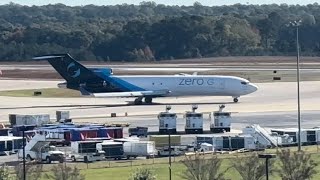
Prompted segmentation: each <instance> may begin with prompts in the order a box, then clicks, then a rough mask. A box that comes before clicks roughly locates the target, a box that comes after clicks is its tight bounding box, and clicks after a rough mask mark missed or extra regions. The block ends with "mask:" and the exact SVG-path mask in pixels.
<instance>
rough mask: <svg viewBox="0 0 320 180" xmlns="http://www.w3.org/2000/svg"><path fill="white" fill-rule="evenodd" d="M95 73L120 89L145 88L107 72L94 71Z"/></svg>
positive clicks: (135, 89) (139, 89) (141, 89)
mask: <svg viewBox="0 0 320 180" xmlns="http://www.w3.org/2000/svg"><path fill="white" fill-rule="evenodd" d="M95 74H96V75H97V76H99V77H101V78H103V79H105V80H106V81H107V82H110V83H112V84H113V85H115V86H116V87H118V88H119V89H121V90H122V91H145V89H143V88H141V87H138V86H135V85H133V84H131V83H129V82H127V81H124V80H122V79H120V78H117V77H114V76H111V75H109V74H104V73H99V72H95Z"/></svg>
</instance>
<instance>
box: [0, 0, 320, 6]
mask: <svg viewBox="0 0 320 180" xmlns="http://www.w3.org/2000/svg"><path fill="white" fill-rule="evenodd" d="M141 1H143V0H69V1H67V0H0V4H1V5H2V4H8V3H10V2H14V3H17V4H22V5H46V4H56V3H62V4H66V5H69V6H78V5H87V4H95V5H115V4H123V3H127V4H139V3H140V2H141ZM154 2H156V3H157V4H166V5H193V3H194V2H195V0H154ZM198 2H200V3H201V4H202V5H207V6H215V5H232V4H236V3H241V4H273V3H275V4H282V3H286V4H300V5H305V4H313V3H315V2H317V3H319V2H320V0H318V1H316V0H198Z"/></svg>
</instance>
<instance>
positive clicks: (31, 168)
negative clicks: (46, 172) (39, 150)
mask: <svg viewBox="0 0 320 180" xmlns="http://www.w3.org/2000/svg"><path fill="white" fill-rule="evenodd" d="M25 169H26V179H32V180H39V179H41V177H42V164H37V163H36V162H31V163H27V164H26V166H25ZM14 172H15V177H14V179H16V180H21V179H23V164H18V165H17V166H15V167H14Z"/></svg>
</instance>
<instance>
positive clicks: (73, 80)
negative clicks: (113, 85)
mask: <svg viewBox="0 0 320 180" xmlns="http://www.w3.org/2000/svg"><path fill="white" fill-rule="evenodd" d="M33 59H34V60H42V59H45V60H48V62H49V63H50V64H51V65H52V67H53V68H54V69H55V70H56V71H57V72H58V73H59V74H60V75H61V76H62V77H63V78H64V79H65V80H66V81H67V82H68V84H77V85H79V84H81V83H86V82H89V81H91V80H93V81H94V80H97V79H100V77H99V76H97V75H95V74H94V73H93V72H92V71H91V70H89V69H87V68H86V67H84V66H83V65H82V64H80V63H79V62H77V61H76V60H75V59H73V58H72V57H71V56H70V55H69V54H52V55H45V56H40V57H34V58H33Z"/></svg>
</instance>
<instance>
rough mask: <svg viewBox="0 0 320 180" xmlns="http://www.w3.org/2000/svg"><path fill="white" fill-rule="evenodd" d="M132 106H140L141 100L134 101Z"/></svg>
mask: <svg viewBox="0 0 320 180" xmlns="http://www.w3.org/2000/svg"><path fill="white" fill-rule="evenodd" d="M134 104H135V105H141V104H142V100H141V99H135V100H134Z"/></svg>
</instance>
